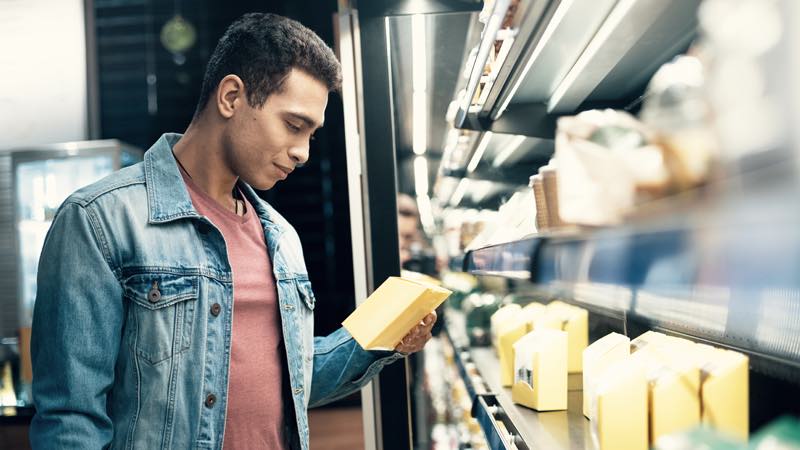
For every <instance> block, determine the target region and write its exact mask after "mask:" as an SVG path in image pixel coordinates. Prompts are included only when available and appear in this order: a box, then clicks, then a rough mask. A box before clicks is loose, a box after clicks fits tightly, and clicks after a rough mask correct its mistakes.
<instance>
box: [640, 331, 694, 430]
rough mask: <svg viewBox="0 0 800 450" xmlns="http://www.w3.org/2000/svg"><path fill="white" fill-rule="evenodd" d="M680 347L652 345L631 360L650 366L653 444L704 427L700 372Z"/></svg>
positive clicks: (649, 382) (647, 367)
mask: <svg viewBox="0 0 800 450" xmlns="http://www.w3.org/2000/svg"><path fill="white" fill-rule="evenodd" d="M680 350H681V347H680V346H674V345H669V344H666V345H665V344H651V345H648V346H647V347H646V348H644V349H640V350H638V351H637V352H636V353H634V354H633V355H632V356H631V358H634V359H637V360H640V361H641V362H643V363H644V364H645V365H646V369H647V380H648V401H649V405H650V411H649V416H650V421H649V423H650V443H651V444H654V443H655V442H656V441H657V440H658V438H660V437H661V436H664V435H667V434H672V433H676V432H681V431H685V430H687V429H689V428H692V427H694V426H697V425H699V424H700V371H699V369H698V368H697V365H696V364H695V362H694V361H693V359H692V358H691V357H687V356H688V355H687V354H686V352H685V351H684V352H681V351H680Z"/></svg>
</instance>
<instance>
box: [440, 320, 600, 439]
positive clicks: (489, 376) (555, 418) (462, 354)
mask: <svg viewBox="0 0 800 450" xmlns="http://www.w3.org/2000/svg"><path fill="white" fill-rule="evenodd" d="M450 317H455V318H456V322H458V320H459V319H463V316H462V315H460V314H459V313H457V312H449V313H448V325H447V336H448V338H449V339H450V342H451V344H452V345H453V348H454V349H455V361H456V365H457V366H458V369H459V373H460V375H461V378H462V380H463V381H464V384H465V385H466V386H467V391H468V392H469V395H470V396H471V398H472V401H473V407H472V416H473V417H475V418H476V419H477V420H478V423H479V424H480V425H481V428H482V429H483V431H484V434H485V435H486V440H487V442H488V443H489V447H490V448H492V449H493V450H501V449H512V448H516V449H519V450H523V449H530V450H535V449H548V450H550V449H552V450H559V449H595V447H594V444H593V443H592V440H591V436H590V434H589V432H590V428H589V421H588V420H586V419H585V418H584V417H583V413H582V405H583V403H582V402H583V392H582V390H581V383H582V381H581V375H580V374H571V375H569V381H568V389H569V392H568V400H567V401H568V409H567V411H549V412H541V413H539V412H536V411H533V410H531V409H528V408H525V407H522V406H517V405H515V404H514V402H513V401H512V399H511V390H510V389H508V388H503V387H502V386H500V385H499V382H498V381H499V379H500V373H499V361H498V359H497V356H496V355H495V354H494V352H493V351H492V350H491V349H490V348H481V347H472V348H463V347H462V348H459V346H458V345H457V342H459V339H460V338H459V336H460V333H459V331H458V330H462V329H463V328H459V325H458V324H455V323H452V322H450V320H451V319H450ZM475 372H477V373H475Z"/></svg>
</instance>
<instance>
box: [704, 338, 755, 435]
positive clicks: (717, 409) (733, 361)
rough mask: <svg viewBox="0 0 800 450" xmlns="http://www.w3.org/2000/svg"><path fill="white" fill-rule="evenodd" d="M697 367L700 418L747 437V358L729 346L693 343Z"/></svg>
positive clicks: (728, 431) (724, 430) (722, 429)
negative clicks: (727, 347)
mask: <svg viewBox="0 0 800 450" xmlns="http://www.w3.org/2000/svg"><path fill="white" fill-rule="evenodd" d="M694 347H695V355H697V362H698V365H699V368H700V379H701V387H700V406H701V411H702V412H701V421H702V422H703V424H704V425H706V426H709V427H711V428H714V429H716V430H719V431H720V432H722V433H725V434H728V435H730V436H732V437H735V438H737V439H739V440H742V441H746V440H747V437H748V433H749V429H750V420H749V410H750V403H749V398H750V394H749V370H748V365H749V358H747V356H745V355H743V354H741V353H738V352H734V351H731V350H723V349H720V348H715V347H711V346H709V345H703V344H695V345H694Z"/></svg>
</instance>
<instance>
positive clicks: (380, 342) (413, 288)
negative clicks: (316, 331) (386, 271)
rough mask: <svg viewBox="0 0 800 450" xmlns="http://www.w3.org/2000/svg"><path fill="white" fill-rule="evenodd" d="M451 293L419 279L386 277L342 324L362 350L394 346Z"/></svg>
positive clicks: (390, 348) (388, 348)
mask: <svg viewBox="0 0 800 450" xmlns="http://www.w3.org/2000/svg"><path fill="white" fill-rule="evenodd" d="M450 293H451V292H450V291H449V290H448V289H445V288H442V287H439V286H435V285H432V284H428V283H424V282H422V281H412V280H407V279H404V278H400V277H389V278H388V279H387V280H386V281H384V282H383V284H381V285H380V287H378V289H376V290H375V292H373V293H372V295H370V296H369V298H367V300H365V301H364V303H362V304H361V305H360V306H359V307H358V308H356V310H355V311H353V313H352V314H350V316H348V317H347V319H345V321H344V322H343V323H342V325H343V326H344V328H345V329H347V331H349V332H350V334H351V335H352V336H353V338H354V339H355V340H356V342H358V343H359V345H361V347H363V348H364V349H365V350H394V348H395V347H397V344H399V343H400V340H401V339H402V338H403V337H404V336H405V335H406V334H408V333H409V332H410V331H411V330H412V329H413V328H414V327H415V326H416V325H417V324H419V323H420V322H421V321H422V319H423V318H425V316H426V315H428V314H429V313H430V312H432V311H433V310H435V309H436V307H437V306H439V305H440V304H442V302H444V301H445V300H446V299H447V297H448V296H449V295H450Z"/></svg>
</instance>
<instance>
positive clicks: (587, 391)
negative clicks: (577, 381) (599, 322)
mask: <svg viewBox="0 0 800 450" xmlns="http://www.w3.org/2000/svg"><path fill="white" fill-rule="evenodd" d="M630 346H631V340H630V339H629V338H628V337H627V336H623V335H621V334H619V333H610V334H607V335H606V336H603V337H602V338H600V339H598V340H597V341H595V342H593V343H592V345H590V346H588V347H586V350H584V351H583V415H584V416H586V417H589V411H590V408H589V405H590V404H591V400H592V395H593V394H594V389H595V386H596V384H597V382H598V380H600V378H601V377H602V375H603V373H604V372H605V371H606V369H608V368H609V367H611V366H612V365H614V364H615V363H617V362H619V361H621V360H623V359H626V358H628V356H630Z"/></svg>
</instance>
